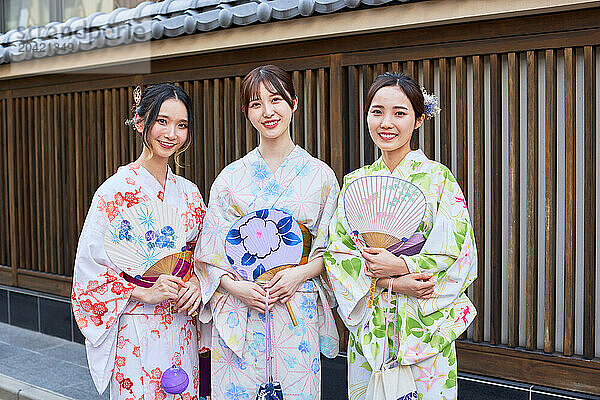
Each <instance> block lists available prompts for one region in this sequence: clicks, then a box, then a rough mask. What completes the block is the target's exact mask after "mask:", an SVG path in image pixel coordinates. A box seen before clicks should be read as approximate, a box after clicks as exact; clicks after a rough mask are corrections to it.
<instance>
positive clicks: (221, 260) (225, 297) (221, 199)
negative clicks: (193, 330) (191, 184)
mask: <svg viewBox="0 0 600 400" xmlns="http://www.w3.org/2000/svg"><path fill="white" fill-rule="evenodd" d="M222 173H223V172H222ZM228 193H229V192H228V188H227V184H226V182H225V180H224V179H223V177H222V176H221V175H219V177H217V179H216V180H215V182H214V183H213V186H212V187H211V190H210V200H209V204H208V211H207V212H206V216H205V218H204V227H203V229H202V234H201V237H200V246H199V247H198V246H197V247H196V252H195V256H194V260H195V268H196V273H197V275H198V280H199V281H200V287H201V290H202V299H203V301H204V303H205V304H209V306H210V315H211V316H212V320H213V326H214V327H215V328H216V329H217V331H218V332H219V336H220V338H221V339H223V341H224V342H225V343H226V345H227V347H229V348H230V349H231V350H232V351H233V352H234V353H236V354H237V355H238V356H240V357H241V355H242V354H243V349H244V346H245V335H246V326H247V321H248V307H247V306H246V305H245V304H244V303H243V302H242V301H241V300H239V299H238V298H236V297H235V296H232V295H231V294H229V293H228V292H227V291H226V290H224V289H222V288H219V286H220V284H221V277H223V275H226V274H229V275H230V276H231V277H232V278H233V279H238V278H237V276H236V274H235V273H234V272H233V269H232V267H231V265H230V264H229V262H228V261H227V257H226V254H225V238H226V236H227V232H228V230H229V228H230V226H231V224H232V223H233V222H231V221H232V220H235V215H234V214H232V212H234V211H232V210H233V209H234V207H233V206H230V197H229V194H228ZM203 315H204V313H203V314H201V318H203ZM203 322H206V321H205V320H203Z"/></svg>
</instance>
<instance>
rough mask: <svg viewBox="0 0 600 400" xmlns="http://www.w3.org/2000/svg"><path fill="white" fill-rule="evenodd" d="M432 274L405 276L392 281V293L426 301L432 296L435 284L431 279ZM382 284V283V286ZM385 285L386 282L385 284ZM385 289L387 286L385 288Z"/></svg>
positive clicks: (422, 273)
mask: <svg viewBox="0 0 600 400" xmlns="http://www.w3.org/2000/svg"><path fill="white" fill-rule="evenodd" d="M432 276H433V274H431V273H428V272H421V273H416V274H406V275H403V276H400V277H397V278H396V279H395V280H394V284H393V285H394V287H393V290H394V292H398V293H402V294H405V295H407V296H411V297H415V298H417V299H428V298H430V297H431V295H432V294H433V289H434V288H435V282H434V281H433V279H431V277H432ZM383 283H384V282H382V284H383ZM385 283H386V285H387V282H385ZM386 287H387V286H386Z"/></svg>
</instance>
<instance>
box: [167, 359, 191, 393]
mask: <svg viewBox="0 0 600 400" xmlns="http://www.w3.org/2000/svg"><path fill="white" fill-rule="evenodd" d="M189 383H190V378H189V377H188V374H187V373H186V372H185V371H184V370H183V368H180V367H176V366H175V365H173V366H172V367H171V368H168V369H166V370H165V372H163V373H162V376H161V377H160V385H161V386H162V388H163V389H164V390H165V392H167V393H170V394H180V393H183V391H184V390H185V389H187V387H188V384H189Z"/></svg>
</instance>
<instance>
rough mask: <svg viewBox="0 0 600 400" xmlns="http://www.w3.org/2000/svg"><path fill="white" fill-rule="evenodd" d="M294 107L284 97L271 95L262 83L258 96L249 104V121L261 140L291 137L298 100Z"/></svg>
mask: <svg viewBox="0 0 600 400" xmlns="http://www.w3.org/2000/svg"><path fill="white" fill-rule="evenodd" d="M293 105H294V107H290V105H289V104H288V103H287V102H286V101H285V99H284V98H283V96H282V95H280V94H278V93H271V92H270V91H269V90H268V89H267V88H266V86H265V85H264V84H263V83H261V84H260V87H259V92H258V96H257V97H255V98H252V99H251V100H250V102H249V103H248V107H247V115H248V120H250V122H251V123H252V125H253V126H254V127H255V128H256V130H257V131H258V133H259V134H260V137H261V139H265V140H275V139H278V138H280V137H282V136H284V135H287V136H289V129H290V122H291V120H292V114H293V113H294V111H296V108H297V105H298V100H297V99H294V100H293Z"/></svg>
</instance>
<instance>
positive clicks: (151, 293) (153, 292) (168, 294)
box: [131, 275, 184, 304]
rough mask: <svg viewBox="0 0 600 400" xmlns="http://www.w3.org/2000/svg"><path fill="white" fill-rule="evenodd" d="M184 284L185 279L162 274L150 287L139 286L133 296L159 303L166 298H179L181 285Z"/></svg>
mask: <svg viewBox="0 0 600 400" xmlns="http://www.w3.org/2000/svg"><path fill="white" fill-rule="evenodd" d="M183 285H184V283H183V280H181V278H180V277H178V276H173V275H161V276H159V277H158V279H157V280H156V282H154V285H152V286H151V287H149V288H143V287H141V286H137V287H136V288H135V289H133V292H132V293H131V297H132V298H133V299H134V300H138V301H141V302H143V303H146V304H159V303H162V302H163V301H165V300H175V299H177V296H178V293H179V287H180V286H183Z"/></svg>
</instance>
